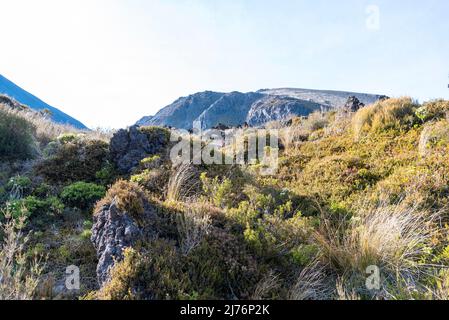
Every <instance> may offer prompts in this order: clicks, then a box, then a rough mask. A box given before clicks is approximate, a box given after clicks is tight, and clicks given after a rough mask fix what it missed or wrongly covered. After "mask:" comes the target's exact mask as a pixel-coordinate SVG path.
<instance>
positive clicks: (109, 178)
mask: <svg viewBox="0 0 449 320" xmlns="http://www.w3.org/2000/svg"><path fill="white" fill-rule="evenodd" d="M95 178H96V179H97V182H98V183H100V184H102V185H109V184H112V183H113V182H114V180H115V178H116V172H115V170H114V167H113V166H112V165H111V164H110V163H106V165H105V166H104V167H103V168H101V169H100V170H99V171H97V172H96V173H95Z"/></svg>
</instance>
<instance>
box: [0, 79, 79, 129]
mask: <svg viewBox="0 0 449 320" xmlns="http://www.w3.org/2000/svg"><path fill="white" fill-rule="evenodd" d="M0 94H3V95H6V96H8V97H10V98H12V99H14V100H16V101H17V102H19V103H21V104H23V105H26V106H28V107H30V108H31V109H33V110H36V111H41V110H44V109H48V110H50V111H51V114H52V115H51V119H52V120H53V121H54V122H57V123H61V124H68V125H71V126H73V127H75V128H77V129H87V127H86V126H85V125H84V124H83V123H82V122H81V121H79V120H77V119H75V118H73V117H71V116H70V115H68V114H66V113H65V112H63V111H61V110H59V109H57V108H55V107H52V106H50V105H49V104H47V103H46V102H44V101H42V100H41V99H39V98H38V97H36V96H35V95H33V94H31V93H30V92H28V91H26V90H25V89H23V88H21V87H20V86H18V85H16V84H15V83H14V82H12V81H11V80H9V79H7V78H6V77H4V76H3V75H1V74H0Z"/></svg>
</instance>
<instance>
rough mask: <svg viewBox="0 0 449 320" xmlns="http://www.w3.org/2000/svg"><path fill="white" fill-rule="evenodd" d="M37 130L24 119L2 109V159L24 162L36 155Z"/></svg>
mask: <svg viewBox="0 0 449 320" xmlns="http://www.w3.org/2000/svg"><path fill="white" fill-rule="evenodd" d="M35 133H36V128H35V127H34V126H33V125H32V124H31V123H30V122H28V121H27V120H25V119H24V118H22V117H20V116H17V115H15V114H11V113H9V112H7V110H6V109H4V108H3V107H0V159H1V160H2V161H5V160H6V161H7V160H24V159H30V158H33V156H34V155H35V154H36V146H35V142H34V135H35Z"/></svg>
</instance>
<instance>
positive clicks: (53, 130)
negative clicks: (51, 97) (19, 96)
mask: <svg viewBox="0 0 449 320" xmlns="http://www.w3.org/2000/svg"><path fill="white" fill-rule="evenodd" d="M2 111H4V112H7V113H9V114H11V115H16V116H18V117H21V118H22V119H24V120H26V121H28V122H29V123H31V124H32V125H33V126H34V127H35V128H36V138H37V140H38V141H39V142H40V143H42V144H47V143H48V142H50V141H52V140H55V139H56V138H57V137H59V136H60V135H62V134H64V133H79V132H80V130H78V129H76V128H74V127H72V126H69V125H62V124H58V123H55V122H53V121H52V120H51V119H49V118H47V117H45V116H44V115H42V114H41V113H39V112H36V111H33V110H32V109H12V108H9V107H4V106H2Z"/></svg>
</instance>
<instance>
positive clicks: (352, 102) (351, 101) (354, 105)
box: [344, 96, 365, 112]
mask: <svg viewBox="0 0 449 320" xmlns="http://www.w3.org/2000/svg"><path fill="white" fill-rule="evenodd" d="M364 106H365V104H364V103H362V102H360V100H359V99H357V97H355V96H351V97H349V98H348V101H346V103H345V105H344V109H345V110H348V111H350V112H357V111H358V110H359V109H361V108H363V107H364Z"/></svg>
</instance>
